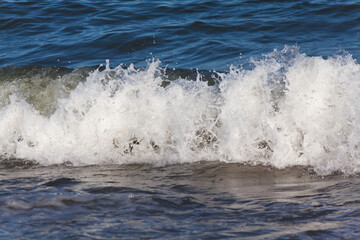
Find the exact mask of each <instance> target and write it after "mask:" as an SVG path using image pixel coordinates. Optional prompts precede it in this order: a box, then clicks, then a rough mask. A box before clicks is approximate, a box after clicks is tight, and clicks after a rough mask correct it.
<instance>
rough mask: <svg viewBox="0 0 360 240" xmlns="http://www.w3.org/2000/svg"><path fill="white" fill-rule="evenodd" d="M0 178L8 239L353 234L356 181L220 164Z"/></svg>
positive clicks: (31, 171)
mask: <svg viewBox="0 0 360 240" xmlns="http://www.w3.org/2000/svg"><path fill="white" fill-rule="evenodd" d="M7 167H8V166H7ZM0 174H1V176H0V183H1V185H2V187H1V190H0V196H1V200H0V210H1V218H0V224H1V225H0V234H1V236H3V237H4V238H23V237H25V238H38V237H40V236H42V237H43V236H46V237H50V238H62V239H69V238H71V239H79V238H80V239H87V238H89V239H97V238H118V237H120V238H125V239H139V238H150V239H153V238H160V239H169V238H177V239H199V238H206V239H224V238H225V239H227V238H230V239H238V238H243V237H249V238H252V239H264V238H281V239H304V238H313V239H324V238H346V239H355V238H357V236H359V228H358V224H359V217H360V211H359V197H360V196H359V190H360V188H359V187H360V182H359V179H358V178H356V177H355V178H344V177H342V176H328V177H326V178H319V177H317V176H315V175H314V174H313V173H311V172H309V171H308V170H306V169H301V168H292V169H287V170H281V171H280V170H275V169H273V168H268V167H251V166H246V165H237V164H220V163H198V164H184V165H174V166H167V167H161V168H154V167H152V166H149V165H130V166H105V167H104V166H96V167H80V168H74V167H50V168H49V167H46V168H45V167H42V168H28V169H14V168H10V169H9V168H6V166H5V167H4V166H3V168H2V169H1V172H0Z"/></svg>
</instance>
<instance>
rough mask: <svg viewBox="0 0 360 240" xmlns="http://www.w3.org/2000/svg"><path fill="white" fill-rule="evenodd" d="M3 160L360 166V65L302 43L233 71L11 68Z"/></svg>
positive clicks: (6, 78) (2, 93)
mask: <svg viewBox="0 0 360 240" xmlns="http://www.w3.org/2000/svg"><path fill="white" fill-rule="evenodd" d="M0 75H1V76H0V78H1V82H0V85H1V88H0V106H1V109H0V136H1V137H0V155H1V159H3V160H9V159H27V160H33V161H36V162H37V163H39V164H41V165H52V164H63V163H70V164H72V165H76V166H78V165H92V164H129V163H151V164H155V165H164V164H174V163H185V162H197V161H217V160H219V161H224V162H238V163H250V164H254V165H257V164H265V165H271V166H274V167H277V168H285V167H290V166H297V165H300V166H309V167H311V168H313V169H314V170H315V171H316V172H317V173H318V174H321V175H325V174H330V173H332V172H334V171H341V172H343V173H345V174H357V173H359V171H360V107H359V106H360V105H359V97H360V65H359V64H358V63H357V62H356V60H354V59H353V58H352V56H351V55H350V54H347V53H343V54H339V55H335V56H332V57H328V58H323V57H311V56H307V55H306V54H303V53H300V52H299V49H298V48H297V47H287V46H286V47H285V48H284V49H283V50H281V51H277V50H274V52H272V53H270V54H267V55H264V56H263V57H262V58H261V59H257V60H251V61H250V62H249V63H248V65H247V67H231V68H230V69H229V71H228V72H225V73H224V72H223V73H219V72H206V71H203V72H201V71H195V70H172V69H167V68H163V67H161V66H160V61H158V60H154V61H152V62H149V63H148V66H147V67H146V68H145V69H137V68H135V67H134V66H133V65H130V66H129V67H122V66H118V67H116V68H113V69H112V68H110V67H109V63H108V62H107V65H106V66H105V67H99V68H96V69H94V68H79V69H75V70H72V69H66V68H57V67H36V66H27V67H5V68H2V69H1V70H0Z"/></svg>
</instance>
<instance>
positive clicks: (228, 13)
mask: <svg viewBox="0 0 360 240" xmlns="http://www.w3.org/2000/svg"><path fill="white" fill-rule="evenodd" d="M359 8H360V7H359V3H358V1H256V0H249V1H203V0H200V1H140V0H139V1H106V2H104V1H40V2H38V1H2V2H1V8H0V16H1V18H0V19H1V20H0V31H1V35H0V42H1V47H0V54H1V55H0V65H13V64H15V65H34V64H40V65H46V66H53V65H56V66H63V67H81V66H91V65H98V64H100V63H102V62H103V61H104V60H105V59H110V60H111V63H112V64H114V65H118V64H121V63H124V64H130V63H134V64H141V65H144V61H145V60H146V59H149V58H153V57H155V58H158V59H160V60H161V61H162V62H163V64H164V65H168V66H169V67H178V68H198V69H207V70H212V69H216V70H227V69H228V68H229V66H230V65H231V64H240V63H244V62H245V61H246V60H248V59H249V58H250V57H255V56H259V55H261V54H265V53H268V52H271V51H273V49H275V48H278V49H282V48H283V47H284V45H297V46H299V47H300V49H301V51H302V52H305V53H306V54H308V55H310V56H315V55H320V56H332V55H334V54H336V53H337V52H338V51H344V50H345V51H348V52H349V53H350V54H352V55H353V56H354V57H355V58H358V57H359V55H360V52H359V44H360V43H359V39H360V33H359V32H360V27H359V26H360V24H359V22H360V19H359V10H360V9H359Z"/></svg>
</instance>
